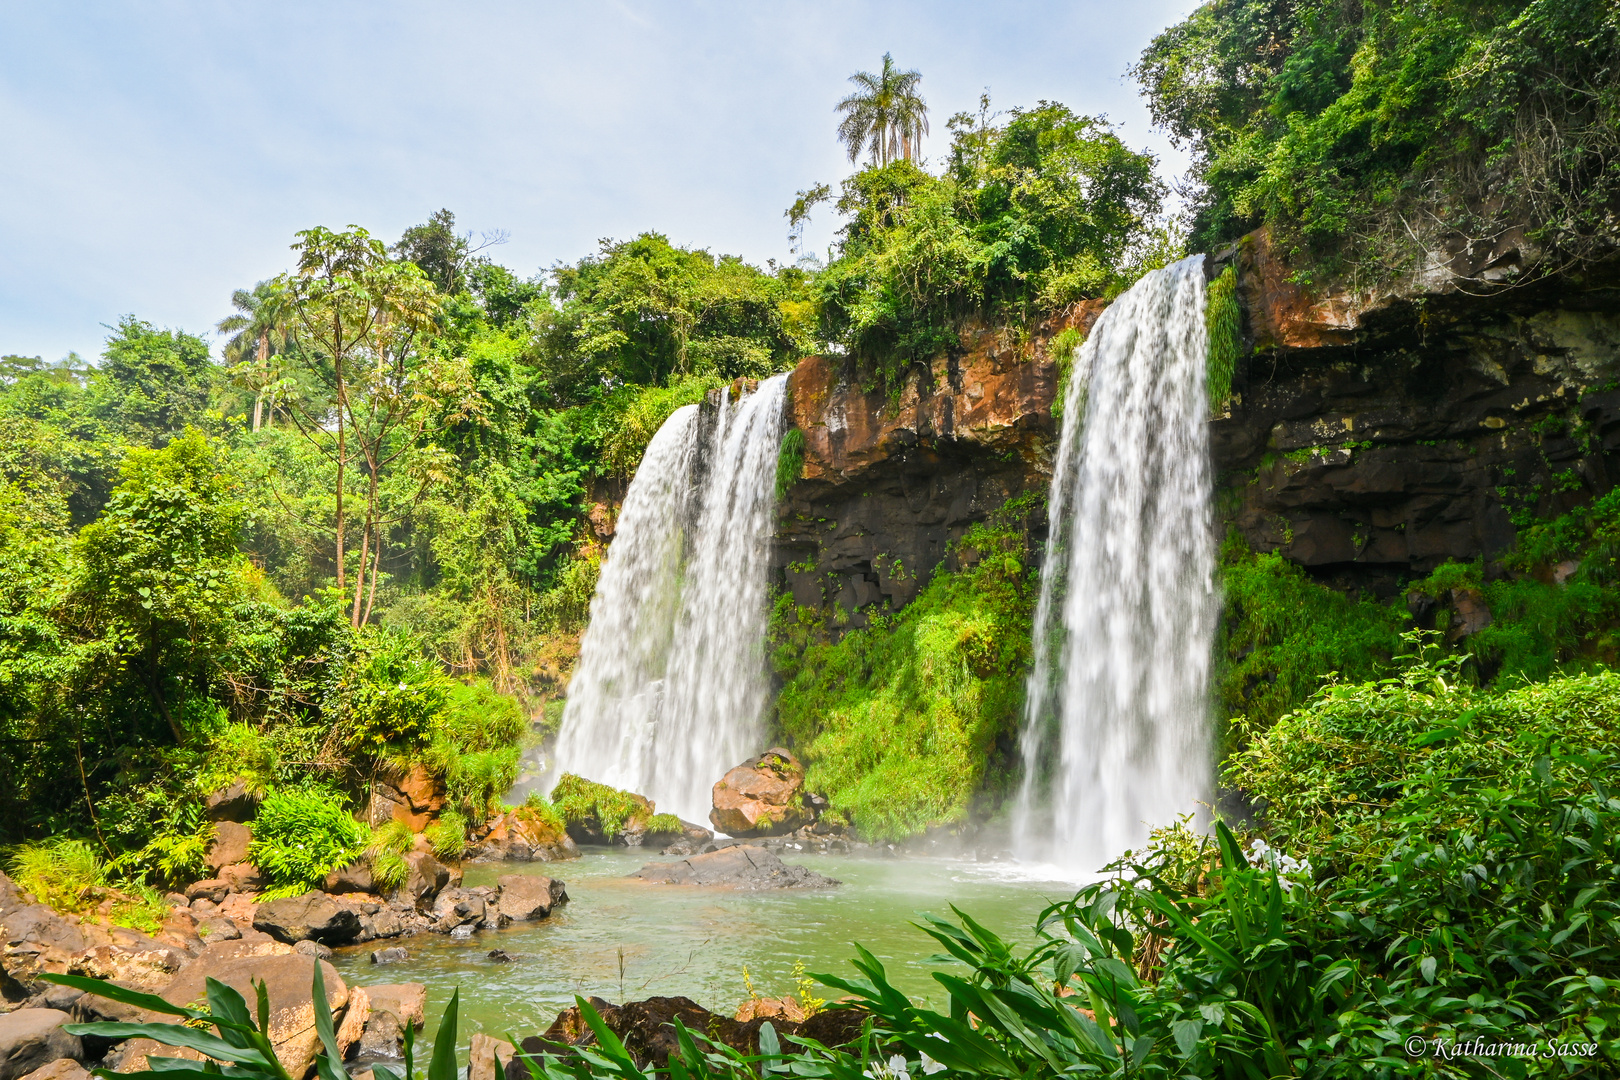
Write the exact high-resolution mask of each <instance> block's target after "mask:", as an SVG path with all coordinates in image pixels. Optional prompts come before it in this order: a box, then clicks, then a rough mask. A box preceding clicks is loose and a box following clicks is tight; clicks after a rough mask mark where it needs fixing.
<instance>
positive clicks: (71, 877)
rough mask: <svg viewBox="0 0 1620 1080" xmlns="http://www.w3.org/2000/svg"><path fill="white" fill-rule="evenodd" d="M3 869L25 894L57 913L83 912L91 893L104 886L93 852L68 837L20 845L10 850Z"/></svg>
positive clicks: (102, 870)
mask: <svg viewBox="0 0 1620 1080" xmlns="http://www.w3.org/2000/svg"><path fill="white" fill-rule="evenodd" d="M6 869H7V871H8V872H9V873H10V874H11V877H12V880H13V881H15V882H16V883H17V885H18V887H20V888H21V889H22V890H23V891H24V892H31V893H33V894H34V897H35V898H36V899H37V900H38V901H39V902H40V903H42V904H48V905H49V906H51V907H53V908H55V909H56V910H57V911H66V912H77V911H82V910H84V909H85V906H86V901H87V900H88V899H89V898H90V896H91V893H92V890H95V889H97V888H98V887H100V886H104V885H105V884H106V883H107V871H106V868H105V867H103V866H102V864H101V858H100V856H98V855H97V854H96V851H95V849H94V848H93V847H91V846H90V845H89V844H88V843H87V842H85V841H83V840H74V839H71V838H57V839H52V840H44V841H41V842H39V843H32V844H19V845H17V846H16V847H14V848H12V849H11V855H10V857H9V858H8V859H7V860H6Z"/></svg>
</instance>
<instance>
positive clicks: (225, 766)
mask: <svg viewBox="0 0 1620 1080" xmlns="http://www.w3.org/2000/svg"><path fill="white" fill-rule="evenodd" d="M280 768H281V754H280V751H279V750H278V748H277V747H276V744H275V740H274V739H272V738H271V737H270V736H269V734H267V733H266V732H264V731H261V730H260V729H258V728H256V727H254V726H252V725H251V724H227V725H226V726H225V727H223V728H221V729H220V730H219V731H218V732H217V733H216V734H215V735H214V737H213V738H212V739H210V740H209V742H208V751H207V753H206V754H204V756H203V760H202V764H201V765H200V766H199V767H198V769H197V772H196V777H195V782H194V784H193V787H195V788H196V791H197V794H198V795H203V796H207V795H212V794H213V793H214V792H216V791H218V790H219V789H220V788H222V787H225V786H226V785H227V784H230V783H232V782H234V781H236V780H242V781H243V782H244V783H245V784H246V785H247V788H248V790H249V791H251V792H253V793H254V794H256V795H257V794H261V793H263V792H265V791H267V790H269V788H270V787H271V786H272V785H273V784H274V783H275V782H276V777H277V774H278V771H279V770H280Z"/></svg>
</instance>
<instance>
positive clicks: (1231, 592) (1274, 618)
mask: <svg viewBox="0 0 1620 1080" xmlns="http://www.w3.org/2000/svg"><path fill="white" fill-rule="evenodd" d="M1221 583H1222V597H1221V629H1220V636H1219V638H1218V640H1217V643H1216V660H1217V669H1216V671H1217V675H1216V677H1217V680H1218V681H1217V684H1216V694H1217V699H1216V700H1217V703H1218V707H1219V709H1220V710H1221V712H1222V713H1224V714H1225V715H1227V716H1244V717H1247V718H1248V720H1249V721H1250V722H1251V723H1254V724H1259V725H1262V726H1263V725H1266V724H1269V723H1271V721H1273V720H1275V719H1277V717H1279V716H1281V715H1283V714H1284V713H1286V712H1289V711H1291V710H1293V709H1294V708H1296V707H1297V706H1299V705H1300V704H1302V703H1304V702H1305V701H1306V699H1308V698H1309V697H1310V696H1311V695H1312V694H1314V693H1315V692H1316V690H1317V688H1318V687H1319V686H1320V685H1321V681H1322V680H1323V679H1324V678H1326V677H1328V676H1330V675H1335V674H1336V675H1338V676H1340V677H1342V678H1344V679H1347V680H1355V681H1360V680H1364V679H1371V678H1374V677H1375V676H1377V675H1380V674H1382V673H1383V672H1384V671H1385V670H1386V667H1387V665H1388V663H1389V661H1390V658H1391V657H1393V656H1394V655H1395V654H1396V653H1397V652H1398V651H1399V650H1400V643H1401V642H1400V632H1401V630H1402V629H1403V628H1404V626H1405V623H1406V612H1405V611H1404V609H1403V610H1396V609H1394V608H1391V607H1389V606H1388V605H1385V604H1381V603H1378V602H1377V601H1376V600H1359V599H1357V598H1354V597H1350V596H1346V595H1345V594H1344V593H1341V592H1338V591H1336V590H1334V589H1330V588H1328V587H1326V586H1324V585H1322V584H1319V583H1318V582H1316V581H1313V580H1312V579H1311V577H1310V575H1308V574H1307V573H1306V572H1305V571H1304V570H1303V569H1302V568H1301V567H1299V566H1298V565H1296V564H1294V563H1291V562H1289V561H1288V560H1287V559H1285V558H1283V557H1282V556H1281V555H1279V554H1276V553H1271V554H1262V555H1257V554H1255V553H1253V552H1251V551H1249V550H1248V548H1247V547H1246V546H1244V544H1243V542H1242V540H1241V539H1238V538H1236V537H1229V538H1228V539H1227V541H1226V543H1225V544H1224V545H1223V547H1222V550H1221Z"/></svg>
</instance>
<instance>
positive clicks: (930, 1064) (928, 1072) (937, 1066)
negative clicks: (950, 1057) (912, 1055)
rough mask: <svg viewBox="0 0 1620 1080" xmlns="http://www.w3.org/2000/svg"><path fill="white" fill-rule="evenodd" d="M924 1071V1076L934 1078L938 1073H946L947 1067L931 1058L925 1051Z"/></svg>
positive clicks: (923, 1053)
mask: <svg viewBox="0 0 1620 1080" xmlns="http://www.w3.org/2000/svg"><path fill="white" fill-rule="evenodd" d="M922 1070H923V1075H925V1076H933V1075H934V1074H935V1073H937V1072H944V1071H945V1066H944V1064H942V1063H941V1062H938V1061H935V1060H934V1059H933V1058H931V1057H929V1056H928V1054H927V1052H926V1051H923V1052H922Z"/></svg>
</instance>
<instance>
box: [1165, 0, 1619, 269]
mask: <svg viewBox="0 0 1620 1080" xmlns="http://www.w3.org/2000/svg"><path fill="white" fill-rule="evenodd" d="M1135 73H1136V76H1137V78H1138V80H1139V81H1140V83H1141V85H1142V87H1143V91H1144V92H1145V93H1146V95H1147V97H1148V101H1149V103H1150V105H1151V107H1152V109H1153V114H1154V118H1155V120H1156V121H1158V122H1159V123H1160V124H1162V125H1164V126H1165V127H1167V128H1168V129H1169V131H1170V133H1171V135H1172V136H1173V137H1174V138H1175V139H1176V140H1178V142H1180V143H1181V144H1183V145H1186V146H1188V147H1190V148H1191V150H1192V151H1193V156H1194V165H1193V177H1194V179H1195V180H1196V182H1197V188H1196V191H1197V200H1198V201H1197V203H1196V214H1195V220H1194V225H1193V236H1192V244H1193V246H1194V247H1195V248H1199V247H1201V248H1203V249H1205V250H1215V249H1217V248H1218V247H1219V246H1221V245H1222V244H1224V243H1225V242H1227V241H1230V240H1232V239H1234V238H1236V237H1237V236H1238V235H1240V234H1241V233H1244V232H1246V231H1247V230H1249V229H1251V228H1254V227H1255V226H1257V225H1260V224H1262V223H1266V224H1270V225H1271V226H1273V228H1274V229H1275V230H1276V231H1277V233H1278V234H1279V235H1281V236H1283V237H1284V238H1286V240H1287V242H1288V244H1289V246H1290V247H1292V248H1294V249H1295V251H1296V254H1300V255H1304V256H1307V257H1306V258H1302V259H1300V260H1299V261H1298V262H1297V263H1296V269H1297V270H1298V271H1299V272H1300V274H1301V276H1305V277H1309V276H1311V274H1312V272H1313V270H1312V267H1311V262H1312V258H1311V257H1314V259H1315V260H1317V261H1320V262H1321V263H1324V264H1325V265H1326V267H1327V268H1328V269H1329V270H1330V271H1331V270H1340V269H1344V268H1347V266H1348V267H1349V268H1356V269H1360V270H1362V271H1364V272H1366V273H1368V274H1369V275H1370V276H1378V275H1381V274H1387V273H1389V272H1391V271H1404V270H1412V269H1416V268H1418V267H1421V266H1422V264H1423V258H1424V248H1425V247H1429V248H1434V249H1441V248H1444V249H1446V250H1448V251H1451V252H1455V251H1458V250H1460V249H1463V248H1466V247H1469V246H1470V245H1473V246H1475V247H1478V248H1479V249H1480V250H1479V251H1478V252H1477V254H1480V255H1483V254H1485V253H1486V252H1488V251H1489V250H1490V248H1491V247H1492V246H1493V245H1494V244H1495V243H1496V242H1497V240H1498V239H1500V238H1502V237H1503V236H1504V235H1505V234H1510V233H1512V232H1515V231H1520V232H1523V233H1526V234H1528V235H1529V236H1530V237H1531V238H1532V239H1533V240H1534V241H1535V242H1537V243H1539V244H1541V245H1543V246H1544V247H1545V248H1546V249H1547V250H1549V251H1550V252H1551V253H1552V254H1553V255H1554V256H1555V257H1554V259H1553V260H1551V264H1552V265H1554V266H1561V265H1565V264H1566V263H1567V262H1569V261H1572V260H1573V261H1580V260H1583V259H1588V258H1596V257H1600V256H1602V255H1604V254H1605V253H1606V252H1607V251H1608V250H1609V247H1608V245H1609V243H1610V241H1609V240H1608V239H1606V236H1607V235H1608V234H1609V233H1611V232H1612V228H1613V225H1612V215H1613V213H1614V212H1615V209H1616V206H1617V205H1620V11H1617V9H1616V8H1615V6H1614V5H1613V4H1612V3H1609V2H1607V0H1487V2H1479V0H1427V2H1424V3H1398V2H1394V0H1367V2H1363V3H1344V2H1341V0H1210V2H1208V3H1205V4H1203V5H1201V6H1200V7H1199V8H1197V10H1195V11H1194V12H1193V13H1192V14H1191V15H1190V16H1188V18H1187V19H1186V20H1185V21H1183V22H1181V23H1179V24H1177V25H1176V26H1173V27H1171V28H1170V29H1168V30H1166V31H1164V32H1163V33H1162V34H1160V35H1159V36H1158V37H1157V38H1156V39H1155V40H1154V41H1153V43H1152V45H1151V46H1149V48H1148V49H1147V51H1146V52H1145V53H1143V55H1142V59H1141V62H1140V63H1139V64H1138V66H1137V68H1136V69H1135Z"/></svg>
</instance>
